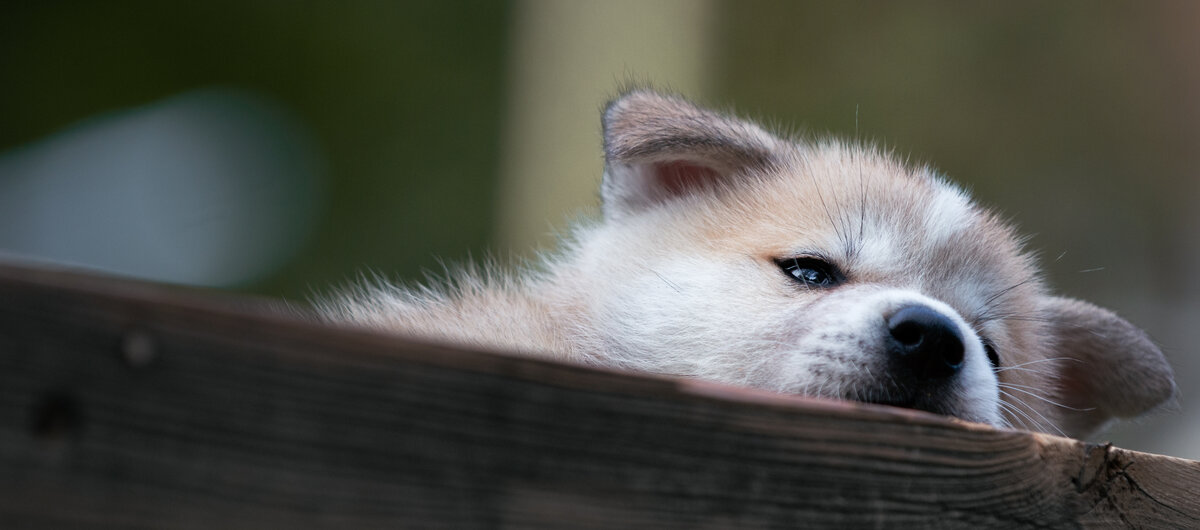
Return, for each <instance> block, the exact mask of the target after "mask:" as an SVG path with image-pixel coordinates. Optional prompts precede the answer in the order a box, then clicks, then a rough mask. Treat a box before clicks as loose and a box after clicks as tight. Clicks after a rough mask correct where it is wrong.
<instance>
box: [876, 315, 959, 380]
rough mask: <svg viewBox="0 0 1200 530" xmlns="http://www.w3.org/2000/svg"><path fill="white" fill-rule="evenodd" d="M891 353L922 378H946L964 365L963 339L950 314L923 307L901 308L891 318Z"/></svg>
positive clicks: (889, 329)
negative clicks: (949, 316) (948, 315)
mask: <svg viewBox="0 0 1200 530" xmlns="http://www.w3.org/2000/svg"><path fill="white" fill-rule="evenodd" d="M887 326H888V332H889V333H890V336H891V340H890V343H891V344H890V348H889V350H890V352H891V353H892V354H893V355H894V356H895V358H896V360H897V361H899V362H900V364H901V365H902V366H905V367H907V368H908V369H909V370H911V371H912V373H913V374H915V375H916V376H917V377H919V378H922V379H942V378H946V377H950V376H952V375H954V374H956V373H958V371H959V369H960V368H962V364H963V338H962V334H961V333H960V332H959V330H958V326H956V325H955V324H954V322H953V321H952V320H950V319H949V318H948V317H946V315H943V314H941V313H939V312H937V311H934V310H933V309H931V308H929V307H927V306H923V305H909V306H904V307H901V308H900V309H899V310H897V311H896V312H895V313H892V315H891V316H890V317H888V319H887Z"/></svg>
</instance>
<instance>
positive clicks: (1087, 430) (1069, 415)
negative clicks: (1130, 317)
mask: <svg viewBox="0 0 1200 530" xmlns="http://www.w3.org/2000/svg"><path fill="white" fill-rule="evenodd" d="M1042 316H1043V317H1044V318H1046V319H1047V321H1048V322H1049V323H1050V325H1051V326H1052V328H1053V331H1054V333H1055V335H1056V337H1055V338H1056V341H1057V348H1056V349H1055V350H1054V353H1053V354H1052V355H1054V356H1061V357H1066V359H1065V360H1064V361H1063V362H1061V363H1058V364H1057V366H1058V368H1059V374H1058V376H1059V380H1058V383H1059V395H1058V396H1057V398H1058V400H1057V401H1058V402H1059V403H1061V404H1063V405H1066V406H1067V407H1070V408H1067V409H1063V410H1061V411H1060V412H1061V413H1062V415H1061V417H1062V418H1063V421H1062V425H1060V427H1061V428H1062V429H1063V431H1064V432H1065V433H1067V434H1068V435H1070V436H1074V437H1076V438H1082V437H1085V436H1088V435H1089V434H1091V433H1093V432H1095V431H1096V430H1097V429H1100V428H1102V427H1104V426H1105V425H1107V424H1108V423H1109V422H1111V421H1112V420H1115V419H1117V418H1131V417H1134V416H1137V415H1139V414H1142V413H1143V412H1146V411H1149V410H1150V409H1153V408H1155V407H1157V406H1159V405H1162V404H1163V403H1165V402H1167V401H1168V400H1171V399H1173V398H1174V397H1175V392H1176V388H1175V375H1174V373H1173V372H1172V371H1171V366H1170V365H1169V364H1167V360H1166V358H1165V357H1163V354H1162V351H1161V350H1159V348H1158V346H1155V345H1154V343H1153V342H1151V341H1150V337H1148V336H1147V335H1146V333H1145V332H1143V331H1142V330H1140V329H1138V328H1137V327H1135V326H1134V325H1133V324H1130V323H1129V322H1127V321H1126V320H1124V319H1122V318H1121V317H1119V316H1117V315H1116V314H1114V313H1112V312H1111V311H1108V310H1106V309H1102V308H1099V307H1096V306H1094V305H1092V304H1089V303H1086V302H1081V301H1079V300H1071V299H1067V298H1059V297H1048V298H1047V299H1046V300H1045V301H1044V302H1043V305H1042Z"/></svg>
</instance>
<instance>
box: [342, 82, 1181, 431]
mask: <svg viewBox="0 0 1200 530" xmlns="http://www.w3.org/2000/svg"><path fill="white" fill-rule="evenodd" d="M603 121H604V143H605V155H606V168H605V176H604V182H603V186H602V189H601V195H602V197H603V210H602V211H603V215H602V218H601V219H599V220H596V221H592V222H588V223H583V224H580V225H578V226H576V227H574V229H573V230H572V232H571V233H570V235H569V237H567V238H565V240H564V242H563V245H562V246H563V248H562V249H561V251H560V252H559V253H558V254H556V255H554V256H551V257H548V258H546V259H545V260H544V262H543V263H542V264H541V265H540V266H539V267H536V268H535V269H534V270H532V271H526V272H521V273H496V272H493V271H492V270H491V269H490V268H485V269H484V270H478V269H472V270H466V271H463V272H462V273H461V274H457V275H455V277H453V278H452V279H451V281H449V282H448V283H447V284H446V285H442V286H434V287H425V288H420V289H408V288H402V287H397V286H392V285H388V284H385V283H378V284H376V285H370V286H362V287H360V288H358V289H356V290H353V291H351V292H347V293H344V295H343V296H341V297H339V298H337V299H335V300H330V301H328V302H327V303H325V304H323V307H322V310H323V314H324V315H325V316H326V317H327V318H328V319H330V320H332V321H338V322H349V323H352V324H354V325H359V326H367V327H372V328H378V329H383V330H387V331H392V332H396V333H400V334H404V335H409V336H414V337H421V338H425V339H429V340H437V341H444V342H450V343H455V344H460V345H466V346H472V347H484V348H490V349H498V350H506V351H513V352H519V353H522V354H527V355H536V356H542V357H548V358H552V359H559V360H563V361H570V362H579V363H586V364H595V365H604V366H611V367H617V368H621V369H626V370H632V371H638V372H650V373H656V374H668V375H673V376H681V377H696V378H704V379H708V380H713V381H720V382H725V383H730V384H735V385H746V386H751V387H758V388H765V389H770V390H775V391H779V392H788V393H798V394H805V395H811V396H822V397H830V398H839V399H853V400H860V401H868V402H876V403H885V404H893V405H899V406H906V407H913V408H919V409H924V410H929V411H932V412H936V413H942V414H948V415H953V416H957V417H960V418H963V419H967V420H971V421H978V422H983V423H988V424H991V425H995V426H1017V427H1024V428H1030V429H1036V430H1044V431H1049V432H1055V433H1061V434H1066V435H1071V436H1077V437H1078V436H1085V435H1087V434H1088V433H1090V432H1092V431H1094V430H1096V429H1097V428H1100V427H1102V426H1103V425H1104V424H1106V423H1107V422H1109V421H1110V420H1111V419H1113V418H1117V417H1129V416H1134V415H1137V414H1139V413H1141V412H1144V411H1146V410H1147V409H1150V408H1152V407H1154V406H1156V405H1158V404H1160V403H1162V402H1163V401H1165V400H1167V399H1169V398H1170V397H1171V396H1173V395H1174V393H1175V386H1174V382H1173V376H1172V373H1171V370H1170V367H1169V366H1168V364H1167V363H1166V361H1165V360H1164V358H1163V356H1162V354H1161V352H1160V351H1159V350H1158V348H1157V347H1155V345H1154V344H1153V343H1152V342H1151V341H1150V340H1149V339H1148V338H1147V337H1146V336H1145V334H1144V333H1142V332H1141V331H1140V330H1138V329H1137V328H1135V327H1134V326H1132V325H1131V324H1129V323H1128V322H1126V321H1125V320H1122V319H1121V318H1119V317H1117V316H1116V315H1114V314H1112V313H1111V312H1108V311H1106V310H1104V309H1101V308H1098V307H1095V306H1093V305H1090V304H1086V303H1084V302H1079V301H1073V300H1066V299H1063V298H1058V297H1055V296H1052V295H1051V294H1049V293H1048V292H1047V289H1046V287H1045V286H1044V285H1043V282H1042V281H1041V279H1040V277H1039V274H1038V271H1037V270H1036V268H1035V264H1034V260H1033V259H1032V258H1031V257H1030V255H1029V254H1027V253H1025V252H1024V251H1023V250H1022V248H1021V239H1020V238H1018V237H1017V236H1016V234H1015V233H1014V231H1013V230H1012V229H1011V228H1010V227H1009V226H1008V225H1007V224H1005V223H1004V222H1003V221H1002V220H1001V219H1000V218H998V217H997V216H996V215H994V214H992V213H990V212H988V211H987V210H984V209H982V208H980V207H978V206H976V205H975V204H973V203H972V202H971V200H970V199H969V198H968V197H967V195H966V194H965V193H964V192H963V191H962V190H961V189H959V188H957V187H955V186H954V185H952V184H950V183H948V182H946V181H945V180H944V179H942V178H941V177H939V176H938V175H936V174H935V173H934V172H933V171H931V170H930V169H929V168H925V167H915V168H914V167H908V166H905V165H903V164H901V163H900V162H898V161H897V160H896V159H895V158H893V157H892V156H889V155H888V154H886V153H884V152H881V151H879V150H877V149H874V148H871V147H865V146H861V145H853V144H845V143H841V142H836V141H821V142H815V143H814V142H797V141H792V140H789V139H785V138H781V137H779V136H776V135H773V134H771V133H769V132H767V131H766V130H764V129H763V128H761V127H759V126H758V125H756V124H753V123H750V122H746V121H742V120H738V119H736V118H732V117H728V116H725V115H722V114H719V113H714V112H711V111H708V110H705V109H702V108H699V107H696V106H694V105H692V104H691V103H689V102H687V101H684V100H682V99H680V98H676V97H672V96H665V95H660V94H657V93H654V92H650V91H644V90H642V91H633V92H630V93H628V94H626V95H624V96H622V97H621V98H619V99H617V100H615V101H614V102H612V103H611V104H609V106H608V107H607V109H606V110H605V113H604V120H603ZM796 258H801V259H804V260H816V262H817V263H821V264H827V265H828V266H829V267H830V268H831V269H830V270H834V271H836V274H837V278H836V279H837V281H836V282H834V283H831V284H830V285H827V286H821V285H816V284H810V283H805V282H803V281H797V277H794V276H792V275H789V273H788V271H787V270H786V269H785V268H784V266H786V265H787V264H788V263H792V262H790V261H789V260H793V259H796ZM805 263H807V262H805ZM911 306H920V307H923V308H928V309H929V310H930V311H933V312H935V313H936V314H938V315H942V316H944V319H942V320H939V321H941V322H945V323H946V326H947V327H949V328H951V329H953V330H954V333H956V334H957V335H959V336H961V338H962V341H961V342H962V347H961V363H960V364H959V366H957V367H955V369H954V371H953V374H952V375H950V376H948V377H945V378H933V379H936V380H933V379H929V378H922V377H913V376H912V374H911V373H909V372H906V371H905V370H903V369H898V368H897V360H896V357H897V355H896V353H895V345H894V343H895V340H894V339H892V338H889V337H890V336H891V335H895V333H891V334H889V328H888V318H889V317H890V316H891V315H894V314H896V313H897V311H899V310H900V309H901V308H904V307H911ZM989 347H991V348H992V349H993V350H994V351H995V352H996V354H997V357H998V358H999V361H1000V362H999V365H998V366H993V365H992V363H990V362H989V359H988V353H987V352H988V348H989Z"/></svg>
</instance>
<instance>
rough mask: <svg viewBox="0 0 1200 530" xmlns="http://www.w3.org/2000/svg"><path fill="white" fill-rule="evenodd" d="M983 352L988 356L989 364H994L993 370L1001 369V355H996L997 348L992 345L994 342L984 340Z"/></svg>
mask: <svg viewBox="0 0 1200 530" xmlns="http://www.w3.org/2000/svg"><path fill="white" fill-rule="evenodd" d="M983 352H984V353H986V354H987V357H988V362H990V363H992V368H999V367H1000V354H998V353H996V347H995V346H993V345H992V341H990V340H987V339H984V340H983Z"/></svg>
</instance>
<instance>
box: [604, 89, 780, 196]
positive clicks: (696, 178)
mask: <svg viewBox="0 0 1200 530" xmlns="http://www.w3.org/2000/svg"><path fill="white" fill-rule="evenodd" d="M786 145H787V142H785V141H783V140H780V139H779V138H776V137H775V136H773V135H771V134H770V133H768V132H766V131H765V130H763V129H762V128H761V127H759V126H758V125H755V124H753V123H750V122H746V121H742V120H738V119H734V118H730V117H727V116H724V115H721V114H718V113H716V112H712V111H710V110H706V109H702V108H700V107H697V106H695V105H693V104H691V103H689V102H687V101H685V100H683V99H680V98H677V97H673V96H665V95H661V94H658V93H655V92H651V91H648V90H635V91H632V92H629V93H627V94H625V95H624V96H621V97H620V98H618V99H616V100H614V101H613V102H611V103H609V104H608V107H607V108H605V110H604V158H605V167H604V184H603V186H602V187H601V195H602V196H603V199H604V216H605V217H606V218H610V219H611V218H615V217H621V216H624V215H629V214H632V213H636V212H638V211H641V210H643V209H646V208H648V207H652V206H655V205H658V204H661V203H663V202H666V201H669V200H671V199H674V198H677V197H679V196H683V195H689V194H696V193H706V192H711V191H712V190H714V189H716V188H718V187H719V186H720V185H722V184H727V183H728V181H729V180H730V179H731V178H734V177H735V176H737V175H738V174H740V173H742V172H745V171H747V170H750V169H761V168H764V167H767V166H769V165H770V164H771V163H772V162H773V161H774V160H775V157H776V154H777V153H778V151H779V150H781V149H783V148H784V146H786Z"/></svg>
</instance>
